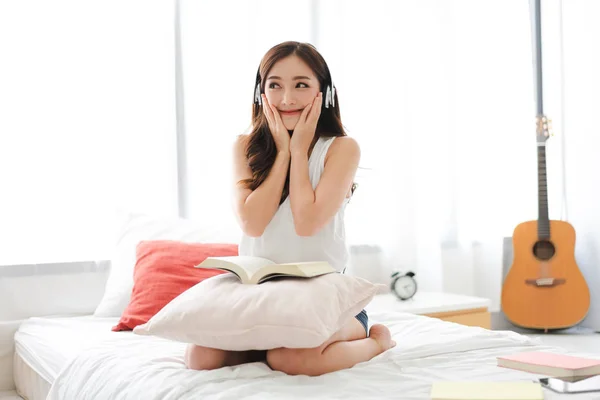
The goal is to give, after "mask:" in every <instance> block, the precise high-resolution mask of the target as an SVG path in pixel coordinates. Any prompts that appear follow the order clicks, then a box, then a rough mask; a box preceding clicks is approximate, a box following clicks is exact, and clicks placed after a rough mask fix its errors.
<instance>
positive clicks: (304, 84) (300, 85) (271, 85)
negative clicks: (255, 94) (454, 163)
mask: <svg viewBox="0 0 600 400" xmlns="http://www.w3.org/2000/svg"><path fill="white" fill-rule="evenodd" d="M276 86H277V87H279V84H277V83H269V89H275V87H276ZM296 87H299V88H301V89H308V85H307V84H306V83H304V82H300V83H298V85H296Z"/></svg>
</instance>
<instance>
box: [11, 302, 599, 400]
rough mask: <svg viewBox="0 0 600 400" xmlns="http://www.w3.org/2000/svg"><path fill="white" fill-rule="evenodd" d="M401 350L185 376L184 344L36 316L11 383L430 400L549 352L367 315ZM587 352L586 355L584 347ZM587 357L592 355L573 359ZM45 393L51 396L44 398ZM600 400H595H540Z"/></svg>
mask: <svg viewBox="0 0 600 400" xmlns="http://www.w3.org/2000/svg"><path fill="white" fill-rule="evenodd" d="M368 311H369V315H370V317H371V321H370V323H376V322H383V323H385V324H387V325H388V326H389V327H390V329H391V331H392V334H393V336H394V338H395V340H396V342H397V343H398V345H397V346H396V347H395V348H394V349H392V350H390V351H388V352H386V353H384V354H382V355H380V356H378V357H376V358H374V359H372V360H371V361H369V362H366V363H361V364H359V365H356V366H355V367H354V368H351V369H348V370H344V371H339V372H336V373H332V374H327V375H323V376H320V377H312V378H311V377H306V376H287V375H285V374H283V373H280V372H275V371H272V370H270V369H269V368H268V366H266V365H265V364H262V363H254V364H247V365H242V366H237V367H231V368H222V369H219V370H214V371H202V372H198V371H192V370H187V369H186V368H185V366H184V364H183V354H184V350H185V346H186V345H185V344H183V343H179V342H173V341H169V340H165V339H160V338H156V337H149V336H139V335H134V334H133V333H132V332H111V331H110V327H111V326H112V325H114V324H115V323H116V321H117V319H116V318H114V319H113V318H96V317H92V316H86V317H64V318H32V319H29V320H27V321H26V322H24V323H23V324H22V325H21V327H20V329H19V331H18V332H17V334H16V335H15V343H16V355H15V381H16V384H17V390H18V392H19V394H21V395H22V396H23V397H24V398H26V399H29V400H38V399H45V398H48V399H49V400H58V399H78V400H84V399H137V398H143V399H199V398H202V399H240V398H247V399H282V398H286V399H287V398H312V399H346V400H348V399H371V398H372V399H380V398H397V399H407V400H410V399H428V398H429V391H430V387H431V384H432V383H433V382H434V381H437V380H494V381H508V380H533V379H536V378H537V377H539V376H538V375H534V374H529V373H525V372H520V371H515V370H510V369H505V368H500V367H497V366H496V359H495V357H497V356H499V355H503V354H510V353H513V352H518V351H529V350H533V349H536V350H553V351H558V352H564V350H562V349H558V348H551V347H547V346H544V345H541V343H540V342H539V341H538V340H537V339H532V338H530V337H528V336H523V335H519V334H517V333H514V332H506V331H489V330H485V329H481V328H475V327H466V326H463V325H459V324H455V323H451V322H446V321H441V320H438V319H435V318H429V317H425V316H418V315H413V314H407V313H399V312H394V313H391V312H383V311H378V310H373V309H368ZM590 350H591V349H590ZM579 355H582V356H586V355H587V356H593V354H591V353H590V354H579ZM46 395H47V397H46ZM567 397H568V398H570V399H574V398H575V399H598V398H600V393H589V394H580V395H568V396H567V395H559V394H556V393H554V392H551V391H548V390H545V398H546V399H562V398H567Z"/></svg>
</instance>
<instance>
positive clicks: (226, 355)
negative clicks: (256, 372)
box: [185, 344, 266, 370]
mask: <svg viewBox="0 0 600 400" xmlns="http://www.w3.org/2000/svg"><path fill="white" fill-rule="evenodd" d="M265 353H266V352H264V351H254V350H251V351H227V350H219V349H211V348H209V347H202V346H196V345H195V344H190V345H189V346H188V347H187V349H186V352H185V365H186V366H187V367H188V368H189V369H196V370H210V369H218V368H223V367H230V366H233V365H239V364H245V363H250V362H257V361H264V360H265V359H266V354H265Z"/></svg>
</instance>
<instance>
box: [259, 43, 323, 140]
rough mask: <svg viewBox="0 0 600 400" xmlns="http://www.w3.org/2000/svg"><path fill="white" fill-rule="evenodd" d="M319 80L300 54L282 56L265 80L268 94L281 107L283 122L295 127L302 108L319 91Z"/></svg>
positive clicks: (274, 103) (271, 101)
mask: <svg viewBox="0 0 600 400" xmlns="http://www.w3.org/2000/svg"><path fill="white" fill-rule="evenodd" d="M319 90H320V87H319V80H318V79H317V77H316V76H315V75H314V74H313V72H312V70H311V69H310V67H309V66H308V65H307V64H306V63H305V62H304V61H302V59H301V58H299V57H297V56H293V55H292V56H289V57H286V58H284V59H281V60H279V61H277V62H276V63H275V65H273V67H272V68H271V70H270V71H269V74H268V75H267V80H266V82H265V96H267V100H268V101H269V103H271V104H272V105H274V106H275V107H276V108H277V110H279V115H280V116H281V120H282V121H283V124H284V125H285V127H286V128H287V129H288V130H293V129H294V128H295V127H296V123H298V119H299V118H300V115H301V114H302V110H304V107H306V106H307V105H308V104H310V103H311V102H312V101H313V100H314V98H315V97H317V94H319Z"/></svg>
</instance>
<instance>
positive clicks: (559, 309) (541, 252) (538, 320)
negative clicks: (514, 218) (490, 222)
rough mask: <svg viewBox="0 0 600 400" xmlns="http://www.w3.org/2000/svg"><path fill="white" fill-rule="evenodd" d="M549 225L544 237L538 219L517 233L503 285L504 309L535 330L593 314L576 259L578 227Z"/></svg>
mask: <svg viewBox="0 0 600 400" xmlns="http://www.w3.org/2000/svg"><path fill="white" fill-rule="evenodd" d="M548 223H549V232H551V235H548V238H547V239H545V238H540V235H539V232H540V227H539V226H538V221H527V222H523V223H521V224H519V225H517V227H516V228H515V230H514V233H513V249H514V250H513V251H514V259H513V264H512V266H511V268H510V270H509V272H508V274H507V276H506V278H505V280H504V284H503V287H502V298H501V302H502V311H503V312H504V313H505V315H506V317H507V318H508V319H509V320H510V321H511V322H512V323H513V324H515V325H517V326H521V327H524V328H531V329H543V330H549V329H561V328H568V327H571V326H574V325H576V324H578V323H579V322H581V321H582V320H583V319H584V318H585V316H586V315H587V312H588V309H589V306H590V291H589V288H588V285H587V283H586V281H585V278H584V277H583V274H582V273H581V271H580V270H579V267H578V266H577V263H576V261H575V229H574V228H573V226H572V225H571V224H569V223H568V222H565V221H557V220H550V221H545V224H543V225H544V226H546V224H548Z"/></svg>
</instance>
